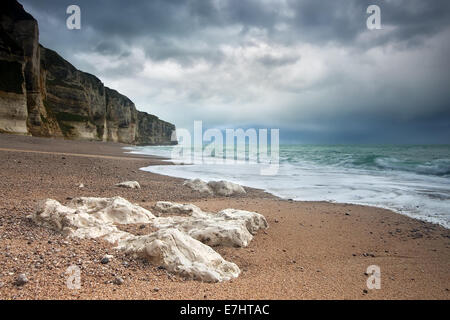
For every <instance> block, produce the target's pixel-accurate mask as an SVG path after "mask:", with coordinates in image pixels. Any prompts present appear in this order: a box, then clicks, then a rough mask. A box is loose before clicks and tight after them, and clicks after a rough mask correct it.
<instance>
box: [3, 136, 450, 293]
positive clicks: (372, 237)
mask: <svg viewBox="0 0 450 320" xmlns="http://www.w3.org/2000/svg"><path fill="white" fill-rule="evenodd" d="M122 147H124V145H120V144H113V143H100V142H80V141H64V140H57V139H40V138H31V137H21V136H13V135H5V134H0V159H1V161H0V172H1V179H0V299H449V298H450V232H449V230H447V229H444V228H443V227H440V226H438V225H433V224H430V223H425V222H421V221H418V220H414V219H411V218H409V217H406V216H402V215H400V214H397V213H394V212H391V211H389V210H384V209H379V208H372V207H366V206H358V205H346V204H332V203H326V202H296V201H287V200H281V199H278V198H276V197H274V196H272V195H270V194H268V193H265V192H263V191H261V190H254V189H248V188H247V190H248V193H247V194H246V195H245V196H239V197H231V198H221V197H211V196H204V195H201V194H199V193H197V192H194V191H192V190H190V189H189V188H187V187H184V186H183V185H182V183H183V180H181V179H177V178H171V177H166V176H161V175H156V174H152V173H148V172H144V171H140V170H139V168H142V167H145V166H149V165H152V164H160V163H161V159H158V158H151V157H144V156H136V155H127V154H126V153H124V150H123V149H122ZM125 180H136V181H138V182H139V183H140V184H141V187H142V188H141V189H139V190H129V189H122V188H117V187H115V186H114V184H116V183H118V182H121V181H125ZM80 184H84V186H85V187H84V188H79V185H80ZM79 196H96V197H111V196H122V197H124V198H125V199H127V200H129V201H132V202H135V203H138V204H139V205H141V206H143V207H145V208H147V209H149V210H151V207H152V205H153V204H154V203H155V202H156V201H161V200H167V201H176V202H184V203H194V204H196V205H198V206H199V207H200V208H201V209H203V210H213V211H217V210H221V209H224V208H229V207H231V208H236V209H245V210H250V211H256V212H259V213H261V214H263V215H264V216H265V217H266V218H267V220H268V222H269V224H270V228H269V229H268V230H266V231H265V232H259V233H258V234H257V235H256V236H255V238H254V239H253V241H252V242H251V243H250V245H249V246H248V247H247V248H223V247H216V248H214V249H215V250H217V251H218V252H219V253H220V254H222V256H223V257H224V258H225V259H227V260H229V261H232V262H234V263H236V264H237V265H238V266H239V267H240V269H241V271H242V273H241V275H240V276H239V277H238V278H237V279H234V280H233V281H229V282H223V283H201V282H198V281H193V280H184V279H182V278H180V277H178V276H174V275H171V274H169V273H167V272H166V271H165V270H160V269H158V268H157V266H154V265H151V264H149V263H148V262H147V261H143V260H134V259H132V258H131V257H129V256H127V255H125V254H124V253H121V252H118V251H116V250H115V249H114V248H113V247H112V246H111V245H110V244H108V243H106V242H104V241H102V240H98V239H97V240H76V239H68V238H64V237H62V236H61V235H60V234H58V233H56V232H53V231H50V230H47V229H45V228H41V227H37V226H35V225H34V224H33V223H32V222H30V221H29V220H28V219H27V218H26V216H27V215H28V214H30V213H32V212H33V210H34V207H35V205H36V203H37V202H38V201H40V200H42V199H45V198H52V199H56V200H58V201H60V202H62V203H63V204H64V203H65V202H67V201H68V199H69V198H74V197H79ZM139 232H141V233H145V232H146V229H142V230H139ZM147 232H151V230H147ZM105 254H112V255H114V258H113V259H112V261H111V262H110V263H108V264H101V263H100V260H101V259H102V257H103V256H104V255H105ZM71 265H77V266H79V267H80V269H81V284H82V286H81V289H80V290H70V289H68V288H67V286H66V279H67V275H66V274H65V271H66V269H67V267H69V266H71ZM370 265H377V266H379V267H380V269H381V289H380V290H369V289H367V286H366V280H367V275H365V274H364V273H365V272H366V269H367V267H368V266H370ZM21 273H25V274H26V275H27V278H28V280H29V281H28V283H26V284H25V285H24V286H17V285H15V284H14V281H15V279H16V278H17V276H18V275H19V274H21ZM116 277H121V278H123V279H124V280H125V281H124V283H123V284H121V285H116V284H114V283H113V280H114V279H115V278H116Z"/></svg>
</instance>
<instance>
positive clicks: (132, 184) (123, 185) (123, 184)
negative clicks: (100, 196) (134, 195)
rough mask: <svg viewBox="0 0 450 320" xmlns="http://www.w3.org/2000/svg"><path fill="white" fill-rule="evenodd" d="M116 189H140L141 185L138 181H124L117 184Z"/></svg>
mask: <svg viewBox="0 0 450 320" xmlns="http://www.w3.org/2000/svg"><path fill="white" fill-rule="evenodd" d="M116 187H121V188H129V189H140V188H141V185H140V184H139V182H137V181H124V182H120V183H117V184H116Z"/></svg>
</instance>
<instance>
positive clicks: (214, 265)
mask: <svg viewBox="0 0 450 320" xmlns="http://www.w3.org/2000/svg"><path fill="white" fill-rule="evenodd" d="M157 207H158V208H160V210H161V211H164V210H165V212H166V213H169V212H171V213H178V214H181V215H179V216H169V217H158V218H157V217H155V216H154V215H153V214H152V213H151V212H150V211H148V210H146V209H144V208H141V207H139V206H137V205H134V204H131V203H130V202H128V201H127V200H125V199H123V198H121V197H115V198H90V197H82V198H75V199H73V200H72V201H70V202H69V203H68V205H67V206H63V205H62V204H60V203H59V202H58V201H56V200H51V199H47V200H46V201H43V202H41V203H40V205H39V206H38V208H37V210H36V212H34V213H33V214H32V215H31V216H30V217H31V219H32V220H33V221H34V222H35V223H36V224H38V225H41V226H45V227H47V228H50V229H53V230H56V231H59V232H61V233H62V234H64V235H66V236H70V237H77V238H98V237H102V238H103V239H104V240H106V241H109V242H110V243H113V244H115V245H116V246H117V248H118V249H122V250H126V251H128V252H132V253H137V254H141V255H144V256H145V257H146V258H147V259H149V260H151V261H153V262H155V263H157V264H158V265H162V266H164V267H165V268H166V269H168V270H169V271H172V272H176V273H180V274H182V275H184V276H186V277H190V278H195V279H199V280H202V281H213V282H214V281H224V280H229V279H232V278H235V277H237V276H238V275H239V273H240V271H239V268H238V267H237V266H236V265H235V264H234V263H231V262H228V261H225V260H224V259H223V258H222V257H221V256H220V255H219V254H218V253H217V252H215V251H214V250H213V249H212V248H210V247H209V246H207V245H205V244H203V243H202V242H204V243H206V244H208V245H212V246H214V245H228V246H247V245H248V243H249V242H250V241H251V240H252V237H253V236H252V234H251V233H250V232H249V229H248V224H249V222H248V221H250V220H252V219H250V218H249V216H251V215H249V214H250V213H249V214H236V213H228V214H227V215H225V214H214V213H208V212H203V211H202V210H201V209H200V208H198V207H196V206H194V205H182V204H176V203H170V202H161V203H158V204H157ZM255 214H256V213H255ZM129 223H148V224H150V225H152V226H154V227H156V228H158V229H159V230H158V231H157V232H154V233H152V234H150V235H146V236H136V235H133V234H131V233H128V232H125V231H121V230H119V229H118V228H117V227H116V225H115V224H129ZM255 230H256V229H255ZM196 239H197V240H196ZM200 241H202V242H200Z"/></svg>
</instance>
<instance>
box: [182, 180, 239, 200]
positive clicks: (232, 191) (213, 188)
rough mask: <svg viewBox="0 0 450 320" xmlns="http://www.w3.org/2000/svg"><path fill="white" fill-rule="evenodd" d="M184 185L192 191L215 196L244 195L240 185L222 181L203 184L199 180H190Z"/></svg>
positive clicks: (203, 182)
mask: <svg viewBox="0 0 450 320" xmlns="http://www.w3.org/2000/svg"><path fill="white" fill-rule="evenodd" d="M184 185H185V186H187V187H189V188H191V189H192V190H195V191H198V192H201V193H207V194H211V195H216V196H225V197H230V196H233V195H241V194H245V193H246V192H245V189H244V188H243V187H242V186H241V185H239V184H236V183H233V182H229V181H223V180H222V181H209V182H205V181H203V180H201V179H191V180H186V181H185V182H184Z"/></svg>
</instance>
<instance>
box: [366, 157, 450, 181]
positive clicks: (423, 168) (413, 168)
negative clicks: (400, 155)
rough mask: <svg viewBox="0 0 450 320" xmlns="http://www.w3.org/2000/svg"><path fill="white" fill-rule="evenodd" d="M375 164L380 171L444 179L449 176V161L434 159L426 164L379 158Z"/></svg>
mask: <svg viewBox="0 0 450 320" xmlns="http://www.w3.org/2000/svg"><path fill="white" fill-rule="evenodd" d="M375 163H376V164H377V166H378V167H379V168H381V169H388V170H398V171H407V172H414V173H417V174H425V175H434V176H441V177H446V176H448V175H450V159H436V160H432V161H429V162H426V163H414V162H412V161H401V160H399V159H396V158H390V157H386V158H383V157H379V158H376V159H375Z"/></svg>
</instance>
